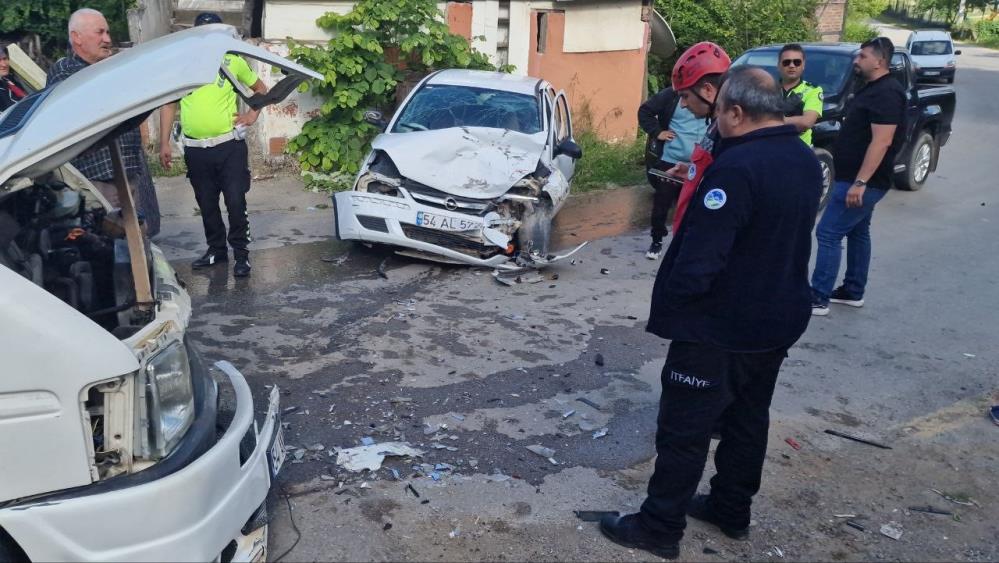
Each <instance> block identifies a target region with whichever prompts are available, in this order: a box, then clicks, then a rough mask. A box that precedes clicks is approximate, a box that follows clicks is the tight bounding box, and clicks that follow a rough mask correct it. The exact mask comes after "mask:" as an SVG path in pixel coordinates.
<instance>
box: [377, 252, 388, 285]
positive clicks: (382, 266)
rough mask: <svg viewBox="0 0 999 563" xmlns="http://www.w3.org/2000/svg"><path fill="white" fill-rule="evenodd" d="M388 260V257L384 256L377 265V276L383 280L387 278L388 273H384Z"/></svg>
mask: <svg viewBox="0 0 999 563" xmlns="http://www.w3.org/2000/svg"><path fill="white" fill-rule="evenodd" d="M388 261H389V259H388V257H387V256H386V257H385V259H384V260H382V263H381V264H379V265H378V277H380V278H382V279H385V280H387V279H388V274H386V273H385V264H387V263H388Z"/></svg>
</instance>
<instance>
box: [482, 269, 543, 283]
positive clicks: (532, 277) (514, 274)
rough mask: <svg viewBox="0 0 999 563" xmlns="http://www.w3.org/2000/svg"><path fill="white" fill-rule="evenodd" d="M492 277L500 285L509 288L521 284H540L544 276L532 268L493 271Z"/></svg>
mask: <svg viewBox="0 0 999 563" xmlns="http://www.w3.org/2000/svg"><path fill="white" fill-rule="evenodd" d="M493 277H494V278H495V279H496V281H498V282H500V283H501V284H503V285H511V286H512V285H517V284H523V283H541V282H543V281H545V278H544V276H542V275H541V274H539V273H538V272H537V270H534V269H532V268H518V269H514V270H494V271H493Z"/></svg>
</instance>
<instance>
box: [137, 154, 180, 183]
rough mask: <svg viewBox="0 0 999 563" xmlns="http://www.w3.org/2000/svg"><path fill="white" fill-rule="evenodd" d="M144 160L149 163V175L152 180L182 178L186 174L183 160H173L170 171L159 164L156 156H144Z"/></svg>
mask: <svg viewBox="0 0 999 563" xmlns="http://www.w3.org/2000/svg"><path fill="white" fill-rule="evenodd" d="M146 160H148V161H149V174H150V175H151V176H152V177H153V178H162V177H167V178H172V177H174V176H183V175H185V174H187V164H185V163H184V159H174V161H173V162H172V163H171V166H170V170H167V169H166V168H163V165H162V164H160V156H159V155H158V154H155V155H150V154H146Z"/></svg>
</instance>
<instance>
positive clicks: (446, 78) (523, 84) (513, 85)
mask: <svg viewBox="0 0 999 563" xmlns="http://www.w3.org/2000/svg"><path fill="white" fill-rule="evenodd" d="M543 82H544V81H543V80H541V79H540V78H533V77H530V76H516V75H513V74H508V73H505V72H490V71H486V70H463V69H448V70H442V71H440V72H438V73H436V74H434V75H432V76H431V77H430V79H429V80H427V82H426V83H427V84H445V85H450V86H471V87H474V88H488V89H490V90H500V91H503V92H513V93H515V94H527V95H529V96H533V95H535V93H536V92H537V91H538V86H539V85H540V84H542V83H543Z"/></svg>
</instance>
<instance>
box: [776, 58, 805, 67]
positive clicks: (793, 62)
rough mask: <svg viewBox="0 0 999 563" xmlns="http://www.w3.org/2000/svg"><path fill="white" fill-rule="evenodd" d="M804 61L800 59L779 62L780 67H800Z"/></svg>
mask: <svg viewBox="0 0 999 563" xmlns="http://www.w3.org/2000/svg"><path fill="white" fill-rule="evenodd" d="M803 62H804V61H803V60H801V59H784V60H783V61H781V62H780V64H781V66H792V65H793V66H801V63H803Z"/></svg>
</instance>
